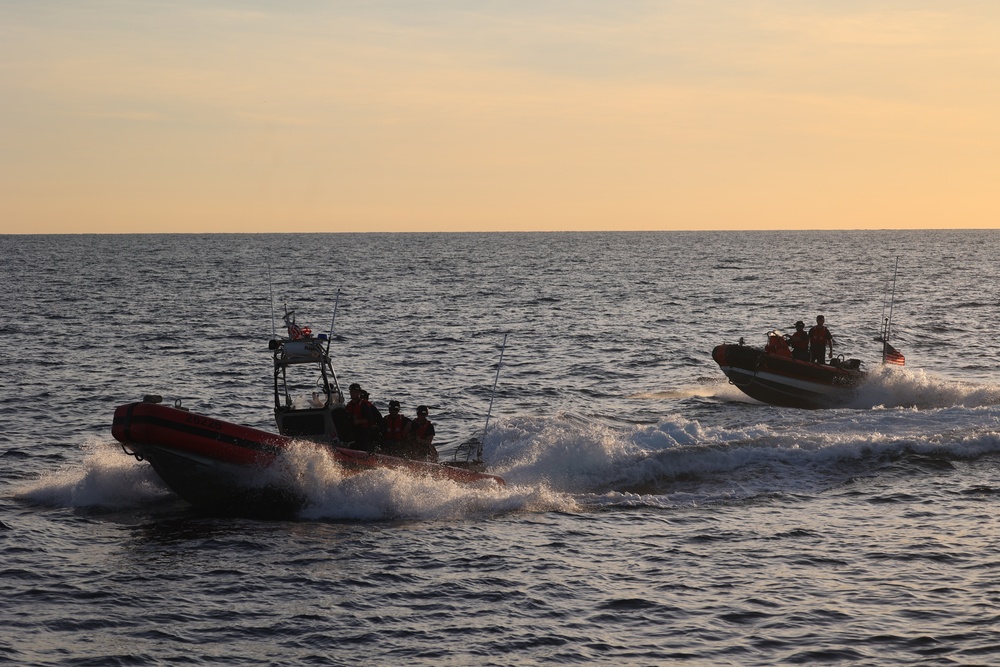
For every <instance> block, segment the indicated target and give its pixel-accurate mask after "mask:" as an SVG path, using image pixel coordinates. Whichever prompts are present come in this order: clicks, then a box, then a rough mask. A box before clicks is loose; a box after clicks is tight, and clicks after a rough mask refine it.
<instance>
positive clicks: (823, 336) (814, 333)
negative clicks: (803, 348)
mask: <svg viewBox="0 0 1000 667" xmlns="http://www.w3.org/2000/svg"><path fill="white" fill-rule="evenodd" d="M828 346H829V348H830V358H831V359H833V335H832V334H830V330H829V329H827V328H826V318H825V317H823V316H822V315H817V316H816V326H814V327H813V328H811V329H809V360H810V361H812V362H813V363H814V364H822V363H824V362H823V358H824V353H825V352H826V348H827V347H828Z"/></svg>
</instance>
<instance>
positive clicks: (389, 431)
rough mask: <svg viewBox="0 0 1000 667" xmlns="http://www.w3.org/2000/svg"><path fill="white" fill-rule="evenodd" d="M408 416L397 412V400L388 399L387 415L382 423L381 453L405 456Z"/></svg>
mask: <svg viewBox="0 0 1000 667" xmlns="http://www.w3.org/2000/svg"><path fill="white" fill-rule="evenodd" d="M410 424H411V421H410V418H409V417H407V416H406V415H403V414H400V412H399V401H395V400H393V401H389V416H388V417H386V418H385V420H384V421H383V423H382V444H381V450H382V453H383V454H389V455H390V456H405V455H406V441H407V440H408V439H409V437H410Z"/></svg>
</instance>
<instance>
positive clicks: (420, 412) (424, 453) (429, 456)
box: [407, 405, 438, 462]
mask: <svg viewBox="0 0 1000 667" xmlns="http://www.w3.org/2000/svg"><path fill="white" fill-rule="evenodd" d="M433 441H434V424H432V423H431V421H430V420H429V419H427V406H426V405H418V406H417V418H416V419H414V420H413V422H411V423H410V442H409V447H408V450H409V451H408V457H407V458H411V459H418V460H421V461H435V462H436V461H437V460H438V453H437V449H435V448H434V444H433Z"/></svg>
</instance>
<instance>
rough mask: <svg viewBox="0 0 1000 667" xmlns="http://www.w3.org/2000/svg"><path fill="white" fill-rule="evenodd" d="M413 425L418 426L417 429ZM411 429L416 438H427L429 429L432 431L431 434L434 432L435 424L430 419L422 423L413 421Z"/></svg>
mask: <svg viewBox="0 0 1000 667" xmlns="http://www.w3.org/2000/svg"><path fill="white" fill-rule="evenodd" d="M413 427H416V429H414V428H413ZM410 429H411V431H410V432H411V433H413V435H414V437H416V438H427V437H428V436H427V431H431V435H433V433H434V425H433V424H432V423H431V421H430V420H429V419H428V420H426V421H424V423H423V424H420V423H418V422H411V424H410Z"/></svg>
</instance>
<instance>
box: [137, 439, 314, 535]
mask: <svg viewBox="0 0 1000 667" xmlns="http://www.w3.org/2000/svg"><path fill="white" fill-rule="evenodd" d="M133 447H134V448H135V450H136V453H137V454H139V455H140V456H142V457H143V458H144V459H145V460H146V461H148V462H149V464H150V465H151V466H153V470H155V471H156V474H158V475H159V476H160V478H161V479H162V480H163V482H164V483H165V484H166V485H167V486H168V487H170V489H171V490H172V491H173V492H174V493H176V494H177V495H178V496H180V497H181V498H183V499H184V500H186V501H187V502H189V503H191V504H192V505H194V506H195V507H197V508H198V509H200V510H202V511H209V512H211V513H213V514H221V515H227V516H246V517H256V518H277V517H287V516H292V515H294V514H295V513H296V512H298V511H299V510H301V509H302V508H303V507H304V506H305V505H306V502H307V499H306V497H305V496H302V495H300V494H297V493H295V492H293V491H291V490H289V489H288V488H285V487H283V486H282V485H280V484H278V483H276V482H275V480H274V479H273V473H271V474H269V473H268V472H265V471H258V472H257V473H256V474H253V473H252V472H250V471H248V469H247V468H246V466H242V465H240V466H237V465H232V464H226V463H221V462H218V461H211V460H205V461H200V460H196V459H192V458H191V457H189V456H186V455H184V454H180V453H177V452H174V451H171V450H170V449H168V448H165V447H157V446H150V445H143V446H133ZM248 473H249V474H248Z"/></svg>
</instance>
